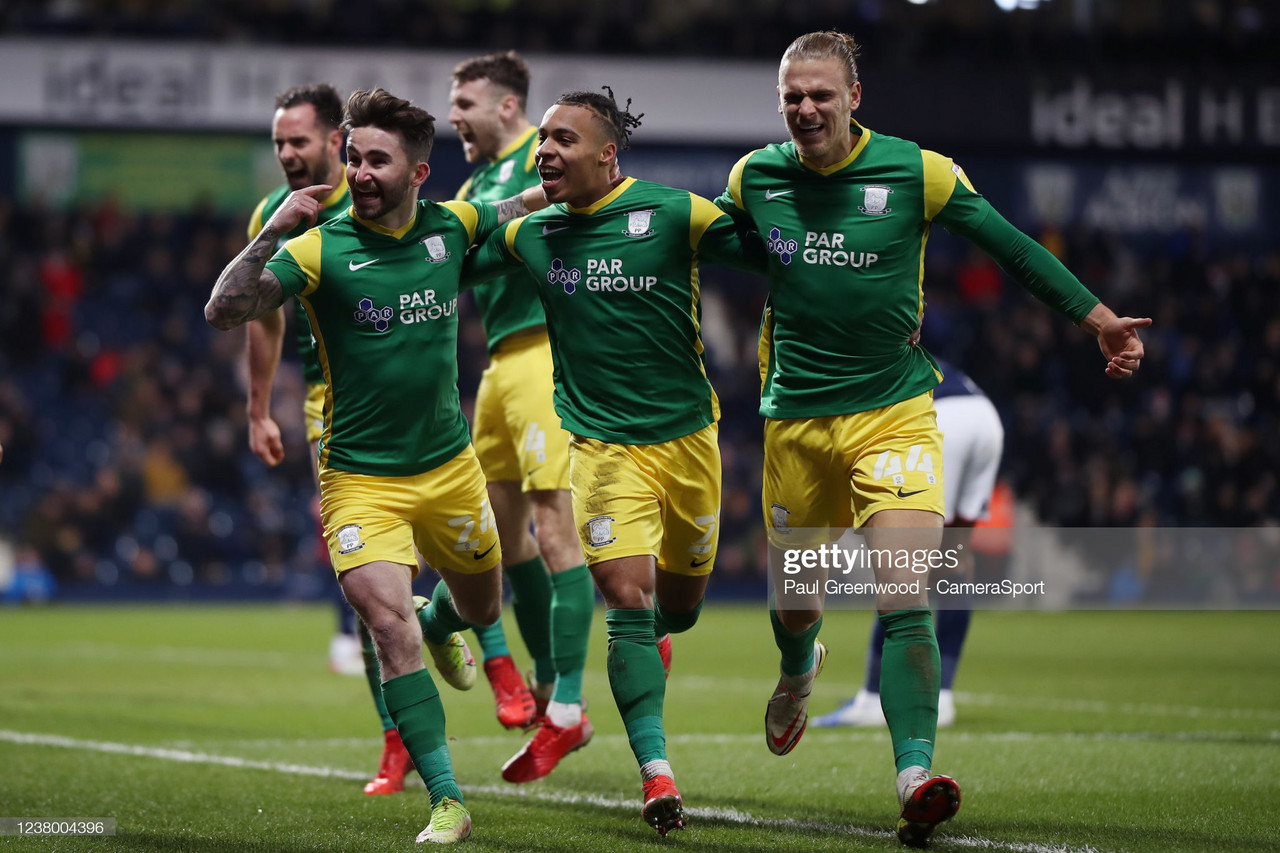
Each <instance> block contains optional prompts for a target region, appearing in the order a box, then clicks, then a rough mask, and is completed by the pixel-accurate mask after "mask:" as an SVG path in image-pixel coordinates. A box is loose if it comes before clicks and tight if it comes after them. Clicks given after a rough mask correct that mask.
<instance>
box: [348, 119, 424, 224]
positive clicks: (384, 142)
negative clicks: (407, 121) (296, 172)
mask: <svg viewBox="0 0 1280 853" xmlns="http://www.w3.org/2000/svg"><path fill="white" fill-rule="evenodd" d="M430 173H431V167H430V166H428V165H427V164H426V163H413V162H410V159H409V156H408V154H407V153H406V152H405V146H404V140H403V139H402V138H401V136H400V134H399V133H396V132H394V131H388V130H383V129H382V128H380V127H355V128H352V129H351V133H350V134H348V136H347V184H348V185H349V186H350V188H351V204H352V206H353V207H354V208H355V211H356V215H357V216H359V217H360V218H361V219H365V220H368V221H370V222H377V223H378V224H380V225H387V226H388V227H392V228H397V227H399V226H400V225H401V224H403V222H405V221H408V218H411V217H412V212H413V205H414V204H415V203H416V202H417V199H418V187H420V186H422V182H423V181H425V180H426V179H427V175H429V174H430Z"/></svg>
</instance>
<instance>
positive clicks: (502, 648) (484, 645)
mask: <svg viewBox="0 0 1280 853" xmlns="http://www.w3.org/2000/svg"><path fill="white" fill-rule="evenodd" d="M472 630H474V631H475V632H476V639H477V640H479V641H480V653H481V654H480V660H481V662H484V661H487V660H489V658H500V657H502V656H503V655H509V654H511V649H509V648H507V632H506V630H505V629H504V628H503V627H502V617H501V616H499V617H498V621H497V622H494V623H493V624H492V625H490V626H489V627H488V628H473V629H472Z"/></svg>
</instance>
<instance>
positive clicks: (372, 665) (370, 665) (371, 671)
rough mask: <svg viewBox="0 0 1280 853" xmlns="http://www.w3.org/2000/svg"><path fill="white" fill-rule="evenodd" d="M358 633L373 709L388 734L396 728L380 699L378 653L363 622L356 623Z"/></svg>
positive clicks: (380, 669)
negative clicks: (375, 710)
mask: <svg viewBox="0 0 1280 853" xmlns="http://www.w3.org/2000/svg"><path fill="white" fill-rule="evenodd" d="M357 625H358V626H359V627H358V628H357V630H358V631H359V633H360V652H361V654H362V655H363V656H364V677H365V678H366V679H367V680H368V681H369V692H370V693H372V694H373V707H374V708H375V709H377V711H378V716H379V717H380V718H381V719H382V730H383V731H384V732H389V731H391V730H392V729H394V728H395V727H396V724H395V723H394V722H393V721H392V719H391V715H390V714H389V713H387V703H386V700H385V699H383V698H382V666H381V665H380V664H379V663H378V652H377V651H376V650H375V649H374V648H373V637H372V635H370V634H369V629H368V628H366V627H365V625H364V622H363V621H361V622H358V623H357Z"/></svg>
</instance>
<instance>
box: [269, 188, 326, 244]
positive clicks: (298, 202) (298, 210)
mask: <svg viewBox="0 0 1280 853" xmlns="http://www.w3.org/2000/svg"><path fill="white" fill-rule="evenodd" d="M332 190H333V187H332V186H330V185H329V184H316V185H315V186H313V187H303V188H302V189H300V190H294V191H293V192H291V193H289V197H288V198H286V199H285V200H284V204H282V205H280V207H279V208H278V209H277V210H276V212H275V213H273V214H272V215H271V218H270V219H269V220H267V225H269V226H270V227H272V228H274V229H275V230H276V231H277V233H280V234H288V233H289V232H290V231H292V230H293V229H294V228H297V227H298V223H300V222H305V223H307V227H308V228H310V227H311V226H313V225H315V224H316V217H318V216H319V215H320V207H321V205H320V199H322V198H324V197H325V196H327V195H328V194H329V193H330V192H331V191H332Z"/></svg>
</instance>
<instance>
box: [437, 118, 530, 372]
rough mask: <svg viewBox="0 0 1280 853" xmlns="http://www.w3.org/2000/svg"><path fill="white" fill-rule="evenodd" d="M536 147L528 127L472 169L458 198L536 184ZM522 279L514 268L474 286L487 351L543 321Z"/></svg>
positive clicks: (487, 196)
mask: <svg viewBox="0 0 1280 853" xmlns="http://www.w3.org/2000/svg"><path fill="white" fill-rule="evenodd" d="M537 149H538V129H537V128H536V127H530V128H529V129H528V130H526V131H525V132H524V133H522V134H521V135H520V138H519V139H516V140H515V141H514V142H512V143H511V144H510V145H508V146H507V147H506V148H505V149H503V150H502V151H501V152H500V153H499V154H498V156H497V157H495V158H494V159H493V161H492V162H490V163H487V164H485V165H484V166H481V167H480V168H478V169H476V170H475V171H474V172H472V173H471V177H470V178H468V179H467V182H466V183H465V184H463V185H462V189H460V190H458V199H459V200H465V201H485V202H494V201H502V200H503V199H506V198H511V197H512V196H513V195H516V194H517V193H519V192H523V191H524V190H527V189H528V188H529V187H532V186H537V185H538V183H539V182H540V180H541V179H540V178H539V177H538V170H537V164H536V163H535V162H534V158H533V154H534V152H535V151H536V150H537ZM524 279H525V274H524V273H523V272H519V271H516V272H512V273H509V274H507V275H504V276H499V277H498V278H496V279H494V280H493V281H490V282H488V283H487V284H485V285H484V286H483V287H478V288H476V291H475V296H476V307H477V308H478V309H480V323H481V325H483V326H484V334H485V337H486V338H487V339H488V341H489V352H493V351H494V350H496V349H497V348H498V344H499V343H500V342H501V341H502V339H503V338H505V337H506V336H507V335H510V334H513V333H515V332H519V331H521V330H523V329H528V328H530V327H531V326H541V325H542V324H544V323H546V322H547V318H546V316H545V315H544V314H543V313H542V303H541V302H539V301H538V294H537V292H536V291H534V289H533V288H531V287H529V285H528V283H527V282H526V281H525V280H524Z"/></svg>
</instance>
